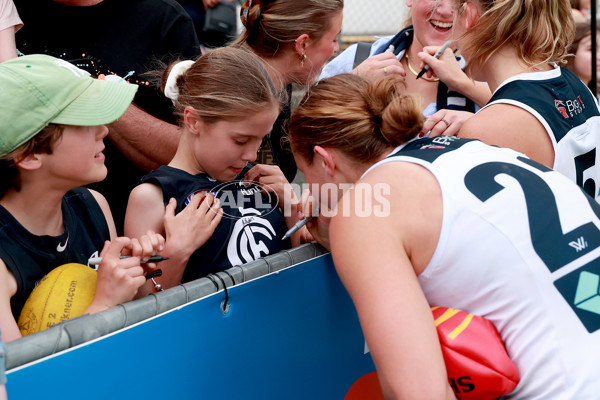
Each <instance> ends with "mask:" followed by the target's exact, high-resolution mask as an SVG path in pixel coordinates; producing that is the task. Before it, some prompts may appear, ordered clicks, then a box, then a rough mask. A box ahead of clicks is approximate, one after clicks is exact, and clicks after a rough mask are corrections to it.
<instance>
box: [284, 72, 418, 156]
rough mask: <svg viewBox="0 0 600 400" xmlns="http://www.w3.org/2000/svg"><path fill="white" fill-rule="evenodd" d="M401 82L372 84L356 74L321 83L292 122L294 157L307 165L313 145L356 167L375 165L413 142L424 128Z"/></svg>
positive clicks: (414, 100)
mask: <svg viewBox="0 0 600 400" xmlns="http://www.w3.org/2000/svg"><path fill="white" fill-rule="evenodd" d="M400 82H401V81H399V80H398V78H393V77H388V78H384V79H381V80H378V81H376V82H374V83H369V82H368V81H367V80H365V79H363V78H361V77H359V76H357V75H354V74H340V75H337V76H334V77H332V78H329V79H326V80H323V81H321V82H320V83H319V84H318V85H317V86H316V87H314V88H312V89H311V90H310V92H308V93H307V94H306V95H305V97H304V99H303V100H302V102H301V103H300V105H299V106H298V108H297V109H296V111H295V112H294V114H293V115H292V118H291V121H290V143H291V147H292V151H293V152H294V155H295V156H300V157H302V158H303V159H304V160H306V162H308V163H309V164H311V163H312V160H313V155H314V152H313V148H314V146H317V145H318V146H322V147H330V148H335V149H338V150H340V151H342V152H343V153H344V154H345V155H346V156H347V157H349V158H350V159H351V160H353V161H355V162H356V163H357V164H371V163H373V162H374V161H375V160H377V159H378V158H380V157H381V155H382V154H383V153H384V152H386V151H389V149H390V147H392V148H393V147H396V146H398V145H400V144H402V143H405V142H407V141H409V140H410V139H412V138H414V137H415V136H416V135H417V134H418V133H419V132H420V131H421V128H422V126H423V120H424V117H423V114H422V111H423V109H422V107H421V104H420V101H419V100H418V99H417V98H416V97H414V96H413V95H410V94H403V86H402V85H401V83H400Z"/></svg>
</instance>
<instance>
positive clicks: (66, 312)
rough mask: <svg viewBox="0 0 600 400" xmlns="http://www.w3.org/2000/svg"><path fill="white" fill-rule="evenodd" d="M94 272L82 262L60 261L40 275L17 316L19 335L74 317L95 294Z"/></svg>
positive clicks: (87, 304) (95, 274)
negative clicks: (38, 280)
mask: <svg viewBox="0 0 600 400" xmlns="http://www.w3.org/2000/svg"><path fill="white" fill-rule="evenodd" d="M96 278H97V272H96V271H95V270H94V269H92V268H90V267H88V266H86V265H83V264H77V263H70V264H63V265H61V266H60V267H57V268H55V269H53V270H52V271H51V272H50V273H49V274H48V275H46V276H44V277H43V278H42V280H41V281H40V282H39V283H38V284H37V286H36V287H35V289H33V291H32V292H31V294H30V295H29V298H28V299H27V301H26V302H25V306H23V310H22V311H21V315H20V316H19V321H18V325H19V330H20V331H21V334H22V335H23V336H25V335H29V334H31V333H35V332H39V331H43V330H44V329H47V328H49V327H51V326H52V325H54V324H56V323H59V322H61V321H65V320H67V319H70V318H74V317H77V316H79V315H81V314H83V312H84V311H85V310H86V309H87V308H88V306H89V305H90V303H91V302H92V300H93V299H94V295H95V294H96Z"/></svg>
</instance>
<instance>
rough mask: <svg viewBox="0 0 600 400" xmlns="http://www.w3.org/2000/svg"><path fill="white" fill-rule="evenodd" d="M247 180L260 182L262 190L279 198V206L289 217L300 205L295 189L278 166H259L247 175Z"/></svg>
mask: <svg viewBox="0 0 600 400" xmlns="http://www.w3.org/2000/svg"><path fill="white" fill-rule="evenodd" d="M245 179H246V180H248V181H253V182H258V183H259V184H260V185H261V188H262V189H263V190H265V191H267V192H271V193H274V194H275V195H276V196H277V205H278V206H279V207H280V208H281V209H283V210H284V215H289V212H288V211H289V210H292V208H293V207H295V206H296V204H298V197H297V196H296V192H294V188H293V187H292V185H290V183H289V182H288V180H287V179H286V178H285V175H283V172H281V169H280V168H279V167H278V166H276V165H266V164H258V165H255V166H254V167H252V168H251V169H250V170H249V171H248V172H247V173H246V177H245Z"/></svg>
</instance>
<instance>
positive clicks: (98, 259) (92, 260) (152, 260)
mask: <svg viewBox="0 0 600 400" xmlns="http://www.w3.org/2000/svg"><path fill="white" fill-rule="evenodd" d="M130 257H131V256H120V257H119V258H120V259H121V260H122V259H124V258H130ZM164 260H168V257H163V256H151V257H150V258H149V259H148V261H144V260H140V264H145V263H157V262H161V261H164ZM100 262H102V257H92V258H90V259H89V260H88V264H89V265H100Z"/></svg>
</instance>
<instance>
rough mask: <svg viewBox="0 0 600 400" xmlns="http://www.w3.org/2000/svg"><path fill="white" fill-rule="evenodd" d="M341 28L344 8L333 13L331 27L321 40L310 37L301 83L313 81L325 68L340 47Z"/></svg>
mask: <svg viewBox="0 0 600 400" xmlns="http://www.w3.org/2000/svg"><path fill="white" fill-rule="evenodd" d="M341 30H342V10H340V11H338V12H336V13H335V14H333V15H332V17H331V21H330V26H329V29H328V30H327V31H326V32H325V33H324V34H323V36H322V37H321V38H320V39H319V40H317V41H313V40H310V39H309V42H308V46H307V48H306V60H305V61H304V66H303V69H302V71H303V72H304V76H302V77H300V83H302V84H309V83H312V82H313V81H314V80H315V79H316V78H317V76H319V74H320V73H321V69H323V66H324V65H325V63H326V62H327V60H329V58H331V56H332V55H333V54H334V53H336V52H337V51H338V50H339V49H340V46H339V44H338V36H339V35H340V32H341Z"/></svg>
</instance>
